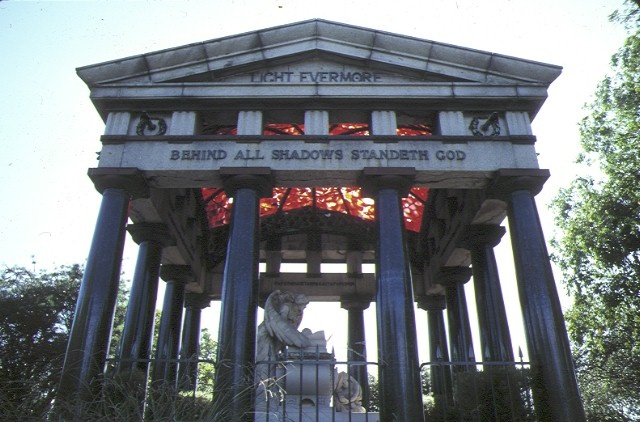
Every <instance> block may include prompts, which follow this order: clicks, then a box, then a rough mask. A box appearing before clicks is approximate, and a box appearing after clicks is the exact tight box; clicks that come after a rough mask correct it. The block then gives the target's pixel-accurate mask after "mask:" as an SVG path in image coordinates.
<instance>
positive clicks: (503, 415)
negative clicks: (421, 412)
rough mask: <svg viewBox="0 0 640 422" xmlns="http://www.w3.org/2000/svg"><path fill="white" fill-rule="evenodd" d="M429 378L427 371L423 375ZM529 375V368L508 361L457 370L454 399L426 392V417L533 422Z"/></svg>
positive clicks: (425, 378) (449, 419) (430, 419)
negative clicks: (503, 363)
mask: <svg viewBox="0 0 640 422" xmlns="http://www.w3.org/2000/svg"><path fill="white" fill-rule="evenodd" d="M431 369H433V368H431ZM438 369H440V368H438ZM429 378H430V377H429V374H428V373H426V376H423V380H428V379H429ZM530 379H531V373H530V370H529V369H523V368H516V367H514V366H509V365H507V366H485V367H484V369H483V370H482V371H476V370H471V371H455V376H454V390H453V397H452V401H451V400H447V398H446V397H445V396H444V395H435V394H434V395H428V396H426V397H425V403H424V407H425V420H428V421H443V422H444V421H492V422H499V421H503V422H507V421H508V422H526V421H531V422H533V421H535V420H536V416H535V413H534V410H533V405H532V399H531V397H530V395H529V394H530V393H529V390H530ZM424 392H425V390H424V389H423V393H424Z"/></svg>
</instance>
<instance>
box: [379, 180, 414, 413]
mask: <svg viewBox="0 0 640 422" xmlns="http://www.w3.org/2000/svg"><path fill="white" fill-rule="evenodd" d="M376 214H377V215H376V219H377V225H378V250H377V254H376V261H377V271H376V277H377V294H376V311H377V322H378V359H379V363H380V365H381V366H380V375H379V384H380V410H381V419H382V420H385V421H392V420H400V421H422V420H424V414H423V409H422V393H421V382H420V369H419V363H418V348H417V340H416V329H415V316H414V309H413V290H412V285H411V275H410V271H409V261H408V256H407V252H406V243H405V239H404V220H403V214H402V204H401V201H400V195H399V192H398V190H397V189H392V188H384V187H383V188H382V189H380V190H378V192H377V198H376Z"/></svg>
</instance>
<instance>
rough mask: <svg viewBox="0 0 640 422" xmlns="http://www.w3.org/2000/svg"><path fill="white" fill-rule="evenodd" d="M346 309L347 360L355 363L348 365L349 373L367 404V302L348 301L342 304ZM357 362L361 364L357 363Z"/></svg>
mask: <svg viewBox="0 0 640 422" xmlns="http://www.w3.org/2000/svg"><path fill="white" fill-rule="evenodd" d="M342 307H343V308H346V309H347V312H348V314H347V315H348V317H347V326H348V332H347V360H348V361H349V362H353V363H356V364H355V365H352V366H350V367H349V375H351V376H352V377H353V378H355V380H356V381H358V384H360V387H362V405H363V406H364V407H365V408H367V406H368V405H369V376H368V372H367V366H366V362H367V344H366V339H365V329H364V310H365V309H366V308H367V307H369V304H368V303H363V304H361V305H359V306H358V305H357V304H353V303H349V304H346V305H345V304H344V303H343V305H342ZM358 362H361V363H362V364H361V365H359V364H358Z"/></svg>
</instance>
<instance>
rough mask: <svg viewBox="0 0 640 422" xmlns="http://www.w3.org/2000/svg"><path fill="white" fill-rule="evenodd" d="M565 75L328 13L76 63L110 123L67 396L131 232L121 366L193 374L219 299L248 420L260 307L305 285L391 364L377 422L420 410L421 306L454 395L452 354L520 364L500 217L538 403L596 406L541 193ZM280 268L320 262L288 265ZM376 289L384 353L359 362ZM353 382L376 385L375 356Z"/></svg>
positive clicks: (235, 411) (87, 384) (107, 307)
mask: <svg viewBox="0 0 640 422" xmlns="http://www.w3.org/2000/svg"><path fill="white" fill-rule="evenodd" d="M560 72H561V69H560V68H559V67H558V66H554V65H549V64H544V63H538V62H533V61H530V60H525V59H520V58H515V57H508V56H504V55H500V54H495V53H489V52H484V51H478V50H473V49H469V48H465V47H458V46H453V45H448V44H444V43H439V42H434V41H429V40H424V39H417V38H413V37H408V36H404V35H398V34H392V33H387V32H383V31H378V30H375V29H369V28H362V27H356V26H351V25H345V24H342V23H336V22H330V21H325V20H310V21H304V22H299V23H293V24H289V25H284V26H279V27H274V28H267V29H262V30H258V31H253V32H248V33H244V34H239V35H232V36H228V37H224V38H219V39H214V40H210V41H204V42H198V43H194V44H189V45H185V46H181V47H176V48H172V49H168V50H163V51H157V52H150V53H144V54H141V55H138V56H133V57H127V58H122V59H117V60H113V61H110V62H106V63H99V64H95V65H90V66H85V67H82V68H79V69H78V74H79V76H80V78H81V79H82V80H83V81H84V82H85V83H86V84H87V86H88V87H89V88H90V91H91V100H92V101H93V104H94V105H95V107H96V109H97V111H98V113H99V114H100V116H101V117H102V118H103V120H104V121H105V124H106V127H105V131H104V135H102V137H101V138H100V141H101V144H102V146H101V151H100V153H99V162H98V165H97V167H95V168H91V169H89V177H90V179H91V181H92V182H93V183H94V185H95V187H96V189H97V190H98V191H99V192H100V193H101V194H102V204H101V208H100V211H99V214H98V216H97V223H96V229H95V234H94V238H93V243H92V245H91V249H90V251H89V255H88V261H87V266H86V271H85V275H84V279H83V281H82V286H81V290H80V296H79V298H78V305H77V309H76V314H75V321H74V325H73V329H72V332H71V335H70V340H69V346H68V351H67V354H66V360H65V364H64V369H63V374H62V378H61V385H60V394H61V397H77V398H80V399H83V398H84V399H87V400H88V399H89V397H91V393H92V388H94V387H93V386H94V383H95V380H99V379H101V377H102V376H103V373H104V371H105V364H106V361H107V349H108V345H109V339H110V335H111V329H112V320H113V315H114V309H115V302H116V296H117V292H118V286H119V277H120V266H121V260H122V254H123V245H124V242H125V238H126V237H127V236H130V237H131V239H133V241H134V242H136V243H137V244H138V245H139V255H138V260H137V264H136V269H135V274H134V276H133V281H132V287H131V292H130V298H129V305H128V309H127V315H126V319H125V327H124V333H123V338H122V342H121V349H120V355H119V357H118V359H119V360H118V361H117V362H116V365H117V369H116V370H117V371H119V372H122V373H126V372H127V371H139V372H140V373H141V374H142V376H143V378H144V379H145V380H146V379H147V377H149V378H150V379H151V380H152V381H153V382H155V381H165V382H166V381H169V382H173V383H174V384H175V382H176V380H178V379H180V380H181V381H180V382H182V380H183V376H185V374H186V377H187V379H188V381H190V382H192V381H193V380H192V379H189V373H191V375H193V365H192V366H191V367H189V366H188V365H183V364H182V363H181V364H180V365H177V364H176V359H178V358H179V357H182V358H185V359H186V358H188V357H191V356H192V355H193V354H194V353H196V351H197V348H198V338H199V330H200V322H201V321H200V311H201V309H202V308H204V307H206V306H208V305H209V303H210V302H211V301H220V306H221V313H220V326H219V337H218V358H217V359H218V366H217V368H216V384H215V388H216V399H217V401H218V404H219V405H222V406H223V407H224V409H225V412H228V413H227V414H230V415H234V418H232V419H233V420H236V419H235V418H238V419H239V418H241V417H243V416H241V415H245V416H244V417H249V418H250V417H251V416H246V415H251V414H252V411H253V408H254V400H255V397H254V396H253V394H252V393H251V391H252V385H251V383H252V382H253V379H252V378H251V377H248V376H247V374H246V371H247V368H251V367H253V365H254V364H255V353H256V351H255V349H256V345H255V343H256V330H257V323H258V321H257V319H256V315H257V309H258V307H259V306H261V305H262V304H263V303H264V300H265V299H266V297H267V296H268V295H269V294H270V293H271V292H273V291H275V290H282V291H291V292H294V293H296V294H304V295H306V297H308V298H309V300H310V301H311V302H315V301H331V302H336V303H340V306H342V307H343V308H345V309H347V310H348V315H349V321H348V327H345V330H347V329H348V338H349V350H350V355H349V361H351V362H358V361H360V362H366V361H367V360H370V361H375V362H377V365H376V366H377V367H370V368H369V371H370V372H373V373H375V374H376V376H378V380H379V383H378V384H379V395H378V397H379V409H380V420H383V421H391V420H400V421H420V420H423V419H424V415H423V403H422V401H423V397H422V392H421V381H420V364H421V362H419V360H418V353H417V341H418V339H417V333H416V325H415V320H416V317H418V318H424V317H425V316H424V315H428V322H429V332H428V338H429V347H430V353H431V361H432V362H441V363H442V362H444V363H447V364H448V363H451V366H446V365H445V366H442V367H440V369H442V368H444V369H445V370H446V374H442V373H440V372H438V371H432V373H431V382H432V388H433V390H434V391H436V392H438V391H437V390H438V389H440V390H439V391H440V392H441V393H442V394H444V395H445V396H446V395H447V394H452V393H451V391H452V386H451V382H452V381H451V376H452V374H453V375H454V378H455V373H456V369H455V368H454V364H456V365H457V364H460V363H467V364H468V363H470V362H471V363H473V367H474V368H476V362H479V364H481V363H482V362H504V363H513V362H514V360H515V359H514V356H513V355H514V353H513V348H512V344H511V340H510V334H509V327H508V324H507V320H506V316H505V305H504V301H503V298H502V293H501V291H500V281H499V275H498V267H497V264H496V259H495V257H494V252H493V248H494V247H495V246H496V245H497V244H498V243H499V242H500V240H501V238H502V236H503V235H504V234H505V232H506V230H505V228H504V227H503V226H502V225H501V224H503V223H505V222H506V221H508V227H509V230H508V231H509V236H510V238H511V244H512V249H513V259H514V263H515V269H516V276H517V280H514V282H517V287H518V292H519V298H520V304H519V306H521V308H522V316H523V321H524V327H522V328H523V329H524V331H525V334H526V338H527V348H528V354H529V357H530V369H531V376H532V378H533V381H532V385H533V388H532V392H533V396H532V400H533V407H534V408H535V412H536V416H537V418H538V420H548V421H579V420H582V419H584V412H583V410H582V404H581V401H580V396H579V393H578V388H577V384H576V380H575V376H574V370H573V366H572V361H571V354H570V349H569V342H568V339H567V334H566V329H565V326H564V320H563V316H562V312H561V309H560V304H559V301H558V296H557V292H556V287H555V282H554V279H553V274H552V271H551V266H550V263H549V256H548V253H547V249H546V246H545V239H544V237H543V233H542V229H541V226H540V221H539V218H538V213H537V210H536V204H535V200H534V197H535V195H536V194H537V193H538V192H539V191H540V190H541V189H542V187H543V185H544V183H545V181H546V180H547V178H548V177H549V172H548V171H547V170H545V169H541V168H539V166H538V161H537V154H536V142H537V140H536V137H535V136H534V134H533V133H532V131H531V121H532V120H533V119H534V118H535V116H536V113H537V112H538V111H539V110H540V108H541V107H542V105H543V103H544V101H545V99H546V97H547V89H548V87H549V85H550V84H551V83H552V82H553V81H554V79H556V78H557V77H558V76H559V75H560ZM549 141H552V140H542V141H541V142H549ZM260 263H264V268H265V270H264V271H263V272H260V271H259V264H260ZM288 263H306V272H303V273H290V272H281V271H280V269H281V267H282V266H283V265H286V264H288ZM324 263H342V264H344V266H345V268H346V270H345V271H344V273H340V274H337V273H323V272H322V271H321V265H322V264H324ZM366 263H375V274H368V273H365V272H363V270H362V265H363V264H366ZM159 279H162V280H164V281H163V282H164V283H166V293H165V298H164V303H163V307H162V318H161V322H160V331H159V336H158V342H157V344H153V345H152V344H151V343H152V340H151V339H152V336H151V333H152V327H153V317H154V311H155V308H156V295H157V290H158V285H159V282H160V281H159ZM470 280H471V281H470ZM467 282H472V283H474V288H475V295H476V297H475V298H469V299H470V300H475V302H476V304H477V313H478V324H479V336H478V338H479V341H480V343H481V345H480V348H479V350H482V355H483V356H481V357H480V356H474V353H473V348H474V347H473V344H472V336H471V329H470V323H469V315H468V310H467V302H466V300H467V298H466V297H465V295H464V287H463V286H464V284H465V283H467ZM372 302H373V303H375V305H376V321H375V324H376V327H377V342H378V355H377V356H368V357H367V356H366V351H365V350H364V346H363V343H364V341H365V338H364V331H365V330H364V326H365V321H364V320H363V310H364V309H366V308H367V307H368V306H369V304H370V303H372ZM414 304H417V305H418V306H419V308H420V309H423V310H425V311H426V313H424V314H423V315H417V316H416V315H415V313H416V312H415V311H414ZM445 310H446V311H445ZM445 317H446V318H447V319H448V325H447V327H448V328H447V329H446V330H445ZM367 323H373V321H371V322H369V321H367ZM517 328H518V329H520V327H517ZM152 350H154V351H155V352H153V355H152ZM151 356H154V358H155V359H156V364H154V365H151V369H149V367H150V366H149V363H148V362H149V359H150V357H151ZM478 367H479V366H478ZM363 368H364V372H362V371H363ZM178 372H179V373H180V374H181V376H180V377H179V376H178ZM438 373H440V375H438ZM352 375H353V376H354V378H355V379H357V380H358V382H360V383H361V384H362V385H363V390H364V391H365V394H368V393H367V391H366V390H367V388H368V387H367V385H366V384H367V376H366V365H360V366H354V367H353V369H352ZM454 389H455V388H454ZM247 392H248V393H247ZM366 400H367V399H366V398H365V402H366ZM445 400H448V399H445ZM454 401H455V400H454ZM454 405H455V404H452V406H454ZM365 407H366V406H365ZM232 419H229V420H232ZM273 420H276V419H273Z"/></svg>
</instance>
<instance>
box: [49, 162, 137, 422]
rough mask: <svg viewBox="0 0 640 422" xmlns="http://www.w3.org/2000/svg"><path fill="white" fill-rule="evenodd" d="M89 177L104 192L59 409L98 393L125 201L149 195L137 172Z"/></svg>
mask: <svg viewBox="0 0 640 422" xmlns="http://www.w3.org/2000/svg"><path fill="white" fill-rule="evenodd" d="M89 176H90V177H91V178H92V180H93V181H94V184H95V186H96V188H97V189H98V190H99V191H100V192H101V193H102V204H101V205H100V212H99V214H98V220H97V222H96V228H95V232H94V234H93V241H92V243H91V250H90V252H89V257H88V259H87V264H86V267H85V271H84V276H83V278H82V283H81V285H80V292H79V295H78V302H77V305H76V311H75V316H74V320H73V327H72V328H71V333H70V334H69V343H68V346H67V352H66V355H65V361H64V366H63V368H62V375H61V379H60V389H59V392H58V400H57V402H58V403H57V404H58V405H60V407H61V408H62V406H63V404H62V403H63V402H65V401H67V400H72V399H74V398H79V399H80V400H83V401H87V402H90V401H91V400H92V398H93V396H94V395H95V394H96V393H97V388H94V387H97V386H96V381H98V379H99V378H100V377H101V376H102V374H103V371H104V367H105V362H106V359H107V353H108V350H109V341H110V339H111V327H112V324H113V316H114V312H115V306H116V299H117V296H118V286H119V284H120V266H121V263H122V251H123V248H124V241H125V237H126V232H125V226H126V223H127V218H128V210H129V202H130V199H131V198H132V197H136V196H146V195H148V188H147V185H146V182H145V180H144V178H143V177H142V175H141V174H140V172H139V171H138V170H137V169H127V168H122V169H109V168H101V169H91V170H89ZM76 417H81V415H76Z"/></svg>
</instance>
